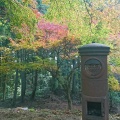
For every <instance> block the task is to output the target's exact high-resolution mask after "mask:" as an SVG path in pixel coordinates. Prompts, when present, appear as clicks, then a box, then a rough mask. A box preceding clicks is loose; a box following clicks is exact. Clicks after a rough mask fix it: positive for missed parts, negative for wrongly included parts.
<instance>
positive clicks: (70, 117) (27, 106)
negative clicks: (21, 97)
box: [0, 98, 120, 120]
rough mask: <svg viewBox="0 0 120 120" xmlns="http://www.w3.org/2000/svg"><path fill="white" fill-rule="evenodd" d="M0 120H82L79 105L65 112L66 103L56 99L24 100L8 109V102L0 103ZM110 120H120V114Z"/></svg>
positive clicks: (76, 104) (75, 103) (112, 116)
mask: <svg viewBox="0 0 120 120" xmlns="http://www.w3.org/2000/svg"><path fill="white" fill-rule="evenodd" d="M0 107H1V108H0V120H82V118H81V115H82V112H81V105H80V104H78V103H77V102H74V105H73V109H72V110H71V111H69V110H67V103H66V102H63V101H60V100H58V99H51V98H50V99H37V100H35V101H28V100H26V101H25V102H24V104H20V103H18V104H17V106H16V107H15V108H11V107H10V101H7V102H0ZM110 120H120V114H114V115H113V114H112V115H110Z"/></svg>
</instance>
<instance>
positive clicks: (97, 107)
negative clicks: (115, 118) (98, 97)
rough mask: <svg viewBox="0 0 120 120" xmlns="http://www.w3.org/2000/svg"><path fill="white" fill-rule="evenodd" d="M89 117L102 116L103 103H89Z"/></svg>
mask: <svg viewBox="0 0 120 120" xmlns="http://www.w3.org/2000/svg"><path fill="white" fill-rule="evenodd" d="M87 115H90V116H100V117H101V116H102V107H101V102H90V101H88V102H87Z"/></svg>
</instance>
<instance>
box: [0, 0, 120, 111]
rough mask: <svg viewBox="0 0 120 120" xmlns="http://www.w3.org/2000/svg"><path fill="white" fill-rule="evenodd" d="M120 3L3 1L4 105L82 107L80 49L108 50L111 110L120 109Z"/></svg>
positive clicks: (0, 71)
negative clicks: (52, 100)
mask: <svg viewBox="0 0 120 120" xmlns="http://www.w3.org/2000/svg"><path fill="white" fill-rule="evenodd" d="M119 9H120V0H100V1H98V0H74V1H73V0H43V1H42V0H1V1H0V64H1V66H0V100H1V101H6V100H9V101H10V102H9V105H8V106H9V107H16V106H17V105H18V103H19V102H20V103H24V102H25V100H26V99H27V100H29V101H34V100H35V99H37V98H49V97H51V96H53V95H54V96H57V97H59V99H60V100H66V101H67V103H68V109H70V110H71V109H72V102H74V101H77V102H78V103H81V93H82V91H81V72H80V66H81V62H80V56H79V54H78V48H79V47H80V46H82V45H85V44H88V43H92V42H97V43H102V44H106V45H108V46H110V48H111V52H110V55H109V58H108V84H109V101H110V104H109V105H110V110H112V108H116V109H117V111H120V110H119V107H118V106H119V105H120V42H119V41H120V10H119Z"/></svg>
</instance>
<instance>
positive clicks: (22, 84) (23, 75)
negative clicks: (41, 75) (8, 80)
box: [20, 71, 26, 103]
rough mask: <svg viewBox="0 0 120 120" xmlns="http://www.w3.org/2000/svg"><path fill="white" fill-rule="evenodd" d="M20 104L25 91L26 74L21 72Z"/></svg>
mask: <svg viewBox="0 0 120 120" xmlns="http://www.w3.org/2000/svg"><path fill="white" fill-rule="evenodd" d="M20 76H21V102H22V103H23V102H24V97H25V91H26V73H25V71H21V73H20Z"/></svg>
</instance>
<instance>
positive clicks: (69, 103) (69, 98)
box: [67, 89, 72, 110]
mask: <svg viewBox="0 0 120 120" xmlns="http://www.w3.org/2000/svg"><path fill="white" fill-rule="evenodd" d="M67 101H68V109H69V110H71V109H72V99H71V90H70V89H68V90H67Z"/></svg>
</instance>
